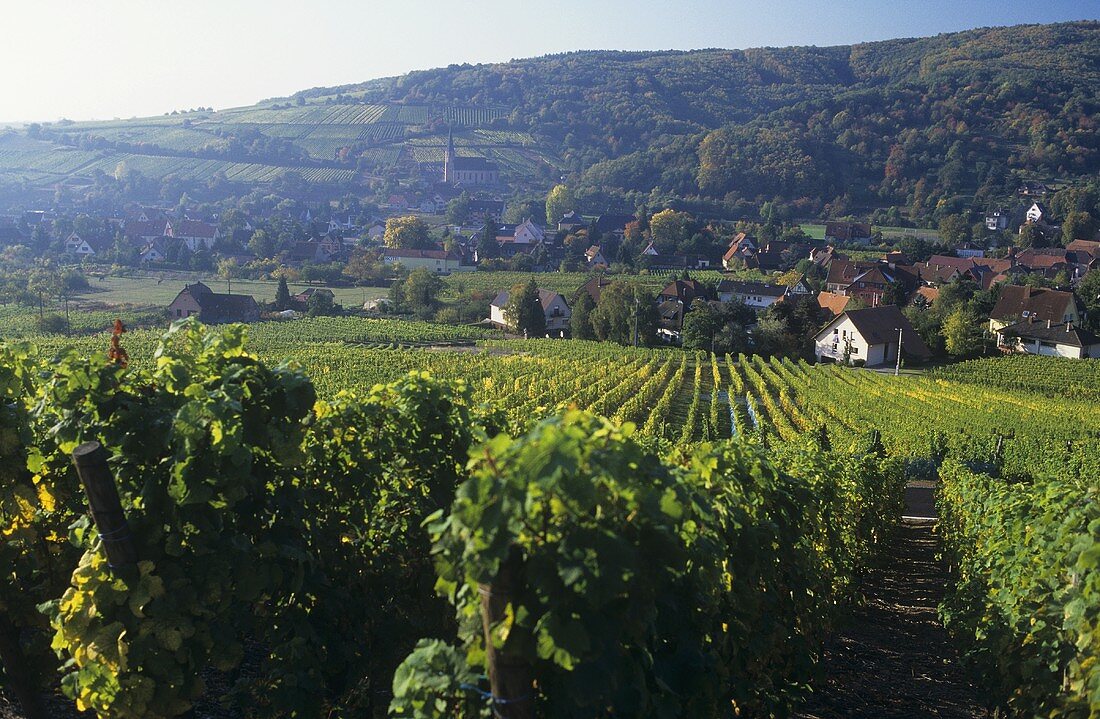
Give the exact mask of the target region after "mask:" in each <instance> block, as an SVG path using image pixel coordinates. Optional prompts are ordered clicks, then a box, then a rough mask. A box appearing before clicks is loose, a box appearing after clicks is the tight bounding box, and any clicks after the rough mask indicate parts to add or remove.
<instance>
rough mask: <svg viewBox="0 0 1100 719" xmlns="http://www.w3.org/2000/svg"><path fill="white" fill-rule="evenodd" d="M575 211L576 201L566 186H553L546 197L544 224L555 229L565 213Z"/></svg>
mask: <svg viewBox="0 0 1100 719" xmlns="http://www.w3.org/2000/svg"><path fill="white" fill-rule="evenodd" d="M576 209H577V200H576V198H574V197H573V191H572V190H570V189H569V187H568V186H567V185H554V187H553V188H552V189H551V190H550V193H549V194H547V196H546V224H547V226H549V227H557V225H558V221H559V220H560V219H561V218H562V216H563V215H565V213H567V212H570V211H571V210H576Z"/></svg>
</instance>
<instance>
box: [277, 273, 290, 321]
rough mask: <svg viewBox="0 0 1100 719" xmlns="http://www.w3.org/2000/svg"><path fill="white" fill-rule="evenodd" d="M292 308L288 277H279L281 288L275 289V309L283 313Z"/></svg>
mask: <svg viewBox="0 0 1100 719" xmlns="http://www.w3.org/2000/svg"><path fill="white" fill-rule="evenodd" d="M289 308H290V288H289V287H287V284H286V275H279V286H278V287H276V288H275V309H276V310H279V311H280V312H282V311H283V310H286V309H289Z"/></svg>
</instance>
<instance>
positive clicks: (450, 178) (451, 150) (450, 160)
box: [443, 125, 455, 183]
mask: <svg viewBox="0 0 1100 719" xmlns="http://www.w3.org/2000/svg"><path fill="white" fill-rule="evenodd" d="M454 169H455V135H454V130H453V129H452V128H451V126H450V125H448V126H447V152H446V154H444V155H443V181H444V182H449V183H453V182H454V181H455V180H454Z"/></svg>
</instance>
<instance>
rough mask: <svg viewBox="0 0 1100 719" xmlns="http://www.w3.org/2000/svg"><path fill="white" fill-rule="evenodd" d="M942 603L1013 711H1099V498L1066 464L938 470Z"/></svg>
mask: <svg viewBox="0 0 1100 719" xmlns="http://www.w3.org/2000/svg"><path fill="white" fill-rule="evenodd" d="M941 478H942V480H943V490H942V492H941V495H940V497H939V499H938V505H939V508H940V517H941V519H940V524H941V526H942V527H943V537H944V543H945V551H946V554H947V556H948V558H949V560H950V562H951V564H952V566H953V567H954V568H955V570H956V573H957V579H956V583H955V585H954V587H953V588H952V590H951V592H950V593H949V594H948V597H947V599H946V600H945V601H944V603H943V606H942V607H941V612H942V615H943V619H944V623H945V625H946V626H947V628H948V630H949V631H950V632H951V634H952V635H953V636H954V637H955V638H956V639H957V640H958V642H959V643H960V645H961V646H962V647H963V648H964V650H965V651H966V655H965V656H966V659H967V661H968V663H969V664H970V665H971V667H972V668H973V669H974V670H975V671H976V672H977V676H978V678H979V681H980V685H981V686H983V687H985V688H986V690H987V691H989V693H990V696H991V699H992V700H993V701H995V702H996V703H997V704H999V705H1001V706H1002V707H1004V708H1005V709H1006V710H1007V712H1009V713H1011V714H1012V715H1019V716H1046V717H1095V716H1100V698H1098V697H1100V692H1098V690H1100V669H1098V667H1097V664H1096V661H1095V657H1096V652H1097V650H1098V648H1100V626H1098V623H1097V616H1098V614H1100V613H1098V610H1097V608H1098V606H1100V571H1098V569H1100V502H1098V501H1097V499H1098V497H1097V489H1096V487H1095V486H1091V485H1082V484H1081V483H1080V482H1079V481H1077V480H1076V478H1075V477H1074V476H1073V474H1072V472H1065V473H1063V474H1062V475H1061V476H1060V477H1057V478H1051V479H1048V480H1035V481H1024V482H1011V481H1006V480H1005V479H1003V478H995V477H991V476H988V475H986V474H982V473H979V472H975V471H972V470H970V469H968V468H966V467H965V466H963V465H961V464H959V463H958V462H956V461H948V463H947V464H946V465H945V466H944V467H943V469H942V470H941Z"/></svg>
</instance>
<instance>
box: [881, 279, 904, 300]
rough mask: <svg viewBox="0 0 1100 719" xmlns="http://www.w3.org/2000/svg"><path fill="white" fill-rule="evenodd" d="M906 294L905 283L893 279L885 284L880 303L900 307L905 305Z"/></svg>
mask: <svg viewBox="0 0 1100 719" xmlns="http://www.w3.org/2000/svg"><path fill="white" fill-rule="evenodd" d="M906 295H907V293H906V291H905V285H904V284H903V283H902V282H901V281H900V280H894V281H893V282H891V283H889V284H888V285H886V291H885V292H883V293H882V304H884V305H896V306H897V307H902V306H904V305H905V298H906Z"/></svg>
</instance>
